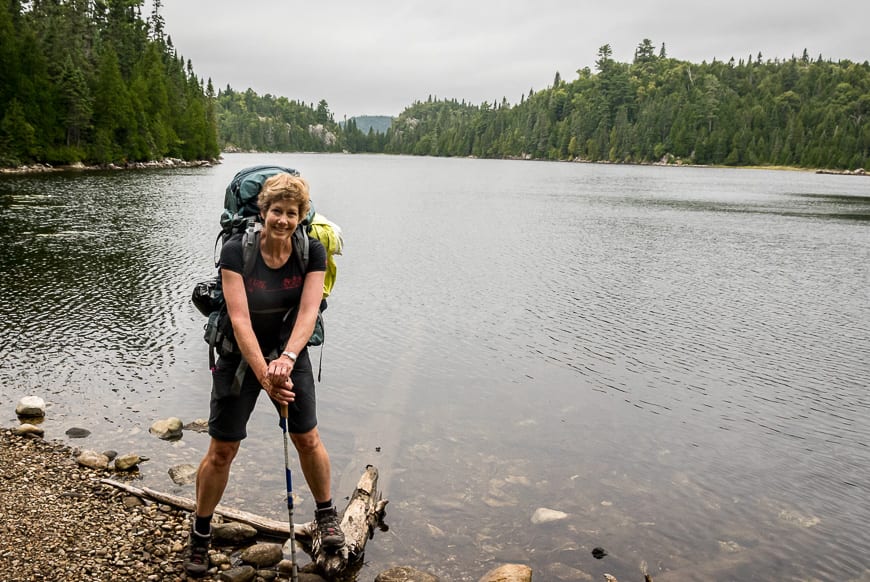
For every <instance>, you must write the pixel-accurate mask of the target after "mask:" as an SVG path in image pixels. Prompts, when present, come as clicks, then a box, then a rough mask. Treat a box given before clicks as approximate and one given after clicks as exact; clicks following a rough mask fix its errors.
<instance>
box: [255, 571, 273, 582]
mask: <svg viewBox="0 0 870 582" xmlns="http://www.w3.org/2000/svg"><path fill="white" fill-rule="evenodd" d="M277 577H278V572H276V571H275V570H257V578H262V579H263V580H265V582H272V580H274V579H275V578H277Z"/></svg>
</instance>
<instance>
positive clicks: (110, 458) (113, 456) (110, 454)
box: [103, 449, 118, 461]
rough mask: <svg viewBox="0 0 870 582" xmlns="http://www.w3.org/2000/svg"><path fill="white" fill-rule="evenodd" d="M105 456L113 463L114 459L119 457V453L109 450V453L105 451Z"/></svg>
mask: <svg viewBox="0 0 870 582" xmlns="http://www.w3.org/2000/svg"><path fill="white" fill-rule="evenodd" d="M103 454H104V455H106V456H107V457H108V458H109V460H110V461H111V460H112V459H114V458H115V457H117V456H118V451H113V450H111V449H109V450H108V451H103Z"/></svg>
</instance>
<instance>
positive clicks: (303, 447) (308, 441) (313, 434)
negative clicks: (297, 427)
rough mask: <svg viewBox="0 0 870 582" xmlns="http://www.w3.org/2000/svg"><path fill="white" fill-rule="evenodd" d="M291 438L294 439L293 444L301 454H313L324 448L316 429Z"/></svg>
mask: <svg viewBox="0 0 870 582" xmlns="http://www.w3.org/2000/svg"><path fill="white" fill-rule="evenodd" d="M290 438H291V439H293V444H294V445H295V447H296V450H297V451H298V452H299V453H300V454H305V453H312V452H314V451H316V450H317V449H319V448H320V447H321V446H323V443H322V442H321V441H320V433H319V432H318V431H317V428H316V427H315V428H313V429H311V430H310V431H308V432H304V433H300V434H293V435H291V437H290Z"/></svg>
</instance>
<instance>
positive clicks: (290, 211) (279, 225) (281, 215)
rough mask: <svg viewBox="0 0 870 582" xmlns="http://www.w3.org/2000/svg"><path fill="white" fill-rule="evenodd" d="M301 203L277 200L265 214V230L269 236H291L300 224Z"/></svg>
mask: <svg viewBox="0 0 870 582" xmlns="http://www.w3.org/2000/svg"><path fill="white" fill-rule="evenodd" d="M299 220H300V217H299V205H298V204H296V203H294V202H290V201H289V200H276V201H275V202H273V203H272V204H271V205H270V206H269V208H267V209H266V214H265V215H264V216H263V231H264V233H265V234H268V235H269V236H274V237H278V238H284V237H287V238H289V237H290V236H292V235H293V231H295V230H296V227H297V226H298V225H299Z"/></svg>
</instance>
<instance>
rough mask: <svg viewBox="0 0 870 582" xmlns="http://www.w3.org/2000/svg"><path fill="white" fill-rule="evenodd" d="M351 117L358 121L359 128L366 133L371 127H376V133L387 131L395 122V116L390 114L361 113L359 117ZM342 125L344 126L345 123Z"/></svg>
mask: <svg viewBox="0 0 870 582" xmlns="http://www.w3.org/2000/svg"><path fill="white" fill-rule="evenodd" d="M351 119H353V121H354V122H355V123H356V126H357V128H358V129H359V130H360V131H361V132H363V133H366V134H367V133H368V132H369V128H371V129H374V130H375V133H387V130H388V129H390V125H392V123H393V118H392V117H390V116H389V115H360V116H359V117H351ZM340 125H341V126H342V127H344V123H341V124H340Z"/></svg>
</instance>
